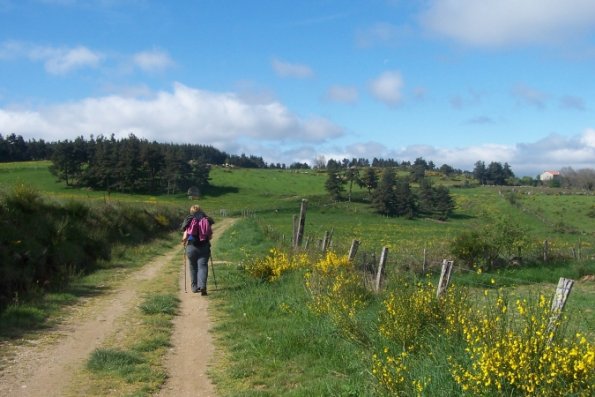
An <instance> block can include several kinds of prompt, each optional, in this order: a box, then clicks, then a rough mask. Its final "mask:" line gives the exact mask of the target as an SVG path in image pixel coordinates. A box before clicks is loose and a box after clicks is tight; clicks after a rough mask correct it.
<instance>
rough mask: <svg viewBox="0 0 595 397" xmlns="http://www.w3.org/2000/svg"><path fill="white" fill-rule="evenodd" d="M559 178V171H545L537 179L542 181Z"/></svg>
mask: <svg viewBox="0 0 595 397" xmlns="http://www.w3.org/2000/svg"><path fill="white" fill-rule="evenodd" d="M558 178H560V171H545V172H543V173H542V174H541V175H539V180H540V181H542V182H545V181H551V180H554V179H558Z"/></svg>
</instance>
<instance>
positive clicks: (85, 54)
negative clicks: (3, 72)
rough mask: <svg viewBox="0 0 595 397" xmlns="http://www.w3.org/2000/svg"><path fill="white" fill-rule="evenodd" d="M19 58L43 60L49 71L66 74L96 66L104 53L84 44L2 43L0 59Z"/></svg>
mask: <svg viewBox="0 0 595 397" xmlns="http://www.w3.org/2000/svg"><path fill="white" fill-rule="evenodd" d="M18 58H27V59H29V60H31V61H34V62H43V64H44V67H45V70H46V71H47V72H48V73H51V74H56V75H64V74H67V73H70V72H72V71H74V70H77V69H83V68H95V67H97V66H99V65H100V63H101V61H102V59H103V58H104V55H103V54H102V53H100V52H97V51H92V50H90V49H89V48H87V47H84V46H77V47H72V48H66V47H51V46H38V45H33V44H29V43H24V42H18V41H5V42H3V43H2V45H0V59H18Z"/></svg>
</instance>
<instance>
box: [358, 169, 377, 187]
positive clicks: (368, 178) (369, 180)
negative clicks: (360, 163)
mask: <svg viewBox="0 0 595 397" xmlns="http://www.w3.org/2000/svg"><path fill="white" fill-rule="evenodd" d="M359 183H360V186H361V187H365V188H366V189H368V193H372V190H374V189H376V188H377V187H378V174H377V173H376V170H375V169H374V168H373V167H367V168H366V169H365V170H364V175H363V176H362V178H361V179H360V181H359Z"/></svg>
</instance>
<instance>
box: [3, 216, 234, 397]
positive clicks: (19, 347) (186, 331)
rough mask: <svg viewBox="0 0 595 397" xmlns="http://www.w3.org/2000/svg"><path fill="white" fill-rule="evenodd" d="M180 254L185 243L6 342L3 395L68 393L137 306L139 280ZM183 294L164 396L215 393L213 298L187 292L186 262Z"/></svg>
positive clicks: (227, 222) (219, 226)
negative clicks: (27, 336) (29, 334)
mask: <svg viewBox="0 0 595 397" xmlns="http://www.w3.org/2000/svg"><path fill="white" fill-rule="evenodd" d="M232 223H233V219H222V220H220V221H219V222H217V223H216V224H215V225H214V237H213V244H216V242H217V238H218V236H220V235H221V234H222V233H223V231H224V230H225V229H226V228H228V227H229V226H231V224H232ZM175 256H180V247H176V248H175V249H173V250H171V251H169V252H167V253H165V254H164V255H162V256H160V257H157V258H155V260H153V261H152V262H150V263H147V264H146V265H145V266H143V267H142V268H141V269H139V270H137V271H135V272H134V273H132V274H130V275H129V276H128V277H127V278H126V280H124V282H123V283H122V284H121V285H120V286H119V287H118V288H116V289H115V290H114V291H112V292H110V293H109V294H105V295H102V296H98V297H93V298H88V299H85V300H83V301H82V302H81V304H80V305H77V307H76V308H75V309H74V310H73V311H72V313H71V314H70V315H69V316H68V318H66V319H65V320H64V321H62V322H61V324H60V325H58V326H56V327H55V328H52V329H51V330H49V331H47V332H43V333H42V335H41V336H40V337H36V338H34V339H31V340H20V341H18V343H8V342H7V343H3V344H2V346H0V351H1V352H2V358H1V359H0V396H15V397H17V396H23V397H25V396H48V397H54V396H55V397H61V396H65V395H68V394H69V393H70V392H69V391H68V390H69V389H68V386H69V384H70V380H71V377H72V375H73V374H74V373H75V372H76V371H77V369H79V368H82V367H83V366H84V365H85V363H86V360H87V358H88V357H89V355H90V354H91V353H92V352H93V351H94V350H95V349H96V348H98V347H100V346H101V344H102V342H103V341H104V340H105V339H106V338H108V337H110V336H112V335H113V334H114V331H115V326H116V324H117V321H118V319H120V318H121V317H122V316H125V315H126V313H127V311H128V310H131V309H132V308H133V307H135V306H136V305H138V303H139V299H140V296H139V295H140V293H139V291H138V287H137V286H138V285H139V284H140V283H139V281H143V280H148V279H151V278H152V277H155V276H156V275H157V274H158V272H159V270H160V269H161V268H162V267H164V266H165V265H166V264H168V263H170V262H171V261H172V260H173V259H174V257H175ZM214 265H215V266H216V265H217V262H216V261H215V262H214ZM209 270H211V269H209ZM184 271H185V269H184ZM188 280H189V278H188ZM213 281H214V279H213V277H212V274H210V275H209V288H211V290H210V291H209V294H215V293H217V291H216V290H215V289H214V288H213V285H214V283H213ZM179 298H180V300H181V305H180V313H179V315H178V316H177V317H176V318H175V319H174V332H173V336H172V348H171V349H170V352H169V354H168V356H167V358H166V363H165V365H166V368H167V373H168V380H167V382H166V384H165V385H164V387H163V388H162V390H161V393H160V394H159V396H162V397H166V396H176V397H178V396H180V397H183V396H204V397H208V396H215V389H214V387H213V384H212V383H211V382H210V380H209V378H208V376H207V369H208V365H209V362H210V360H211V358H212V356H213V353H214V349H215V348H214V345H213V341H212V338H211V334H210V332H209V331H210V329H211V327H212V323H211V320H210V318H209V315H208V308H209V297H208V296H201V295H200V294H193V293H192V292H191V291H190V287H189V286H188V292H187V293H186V292H184V272H183V264H182V263H181V261H180V292H179Z"/></svg>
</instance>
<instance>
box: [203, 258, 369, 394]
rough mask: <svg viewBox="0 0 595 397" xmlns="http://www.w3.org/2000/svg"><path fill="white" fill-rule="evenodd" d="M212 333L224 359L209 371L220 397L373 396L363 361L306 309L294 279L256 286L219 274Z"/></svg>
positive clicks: (229, 269) (230, 271)
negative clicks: (221, 282) (219, 289)
mask: <svg viewBox="0 0 595 397" xmlns="http://www.w3.org/2000/svg"><path fill="white" fill-rule="evenodd" d="M220 269H221V271H220V274H221V279H222V280H225V285H224V287H223V288H224V289H225V290H226V293H225V294H224V295H222V294H213V295H212V298H211V299H212V300H213V303H214V304H215V305H216V306H217V308H216V309H215V310H213V312H214V313H218V314H216V317H217V325H216V327H215V333H216V335H218V340H219V341H220V343H221V344H222V345H223V346H225V350H226V351H227V352H228V354H226V357H225V358H223V359H221V358H220V360H222V361H220V362H219V364H218V365H217V369H215V370H214V373H213V375H214V377H215V381H216V382H217V386H218V389H219V390H220V391H221V393H222V395H225V396H281V395H284V396H313V395H353V396H368V395H374V392H373V383H372V382H371V379H370V378H369V374H367V372H368V366H367V361H368V359H366V358H365V357H363V356H362V354H361V352H360V351H359V349H358V348H357V347H356V346H354V345H353V344H352V343H350V342H349V341H347V340H344V339H342V338H339V337H337V336H338V335H337V330H336V329H335V328H334V327H333V326H332V324H330V323H329V322H328V321H327V320H325V319H324V318H319V317H317V316H315V315H313V314H312V313H311V312H309V310H308V309H307V306H306V304H307V302H308V295H307V293H306V291H305V290H304V288H303V285H302V283H301V281H302V280H303V275H302V274H300V273H299V272H295V273H292V274H288V277H286V278H284V279H283V280H281V281H280V282H279V283H273V284H268V283H263V282H260V281H257V280H254V279H251V278H248V277H247V275H246V274H245V273H243V272H241V270H238V269H237V268H234V267H233V266H225V267H220Z"/></svg>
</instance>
